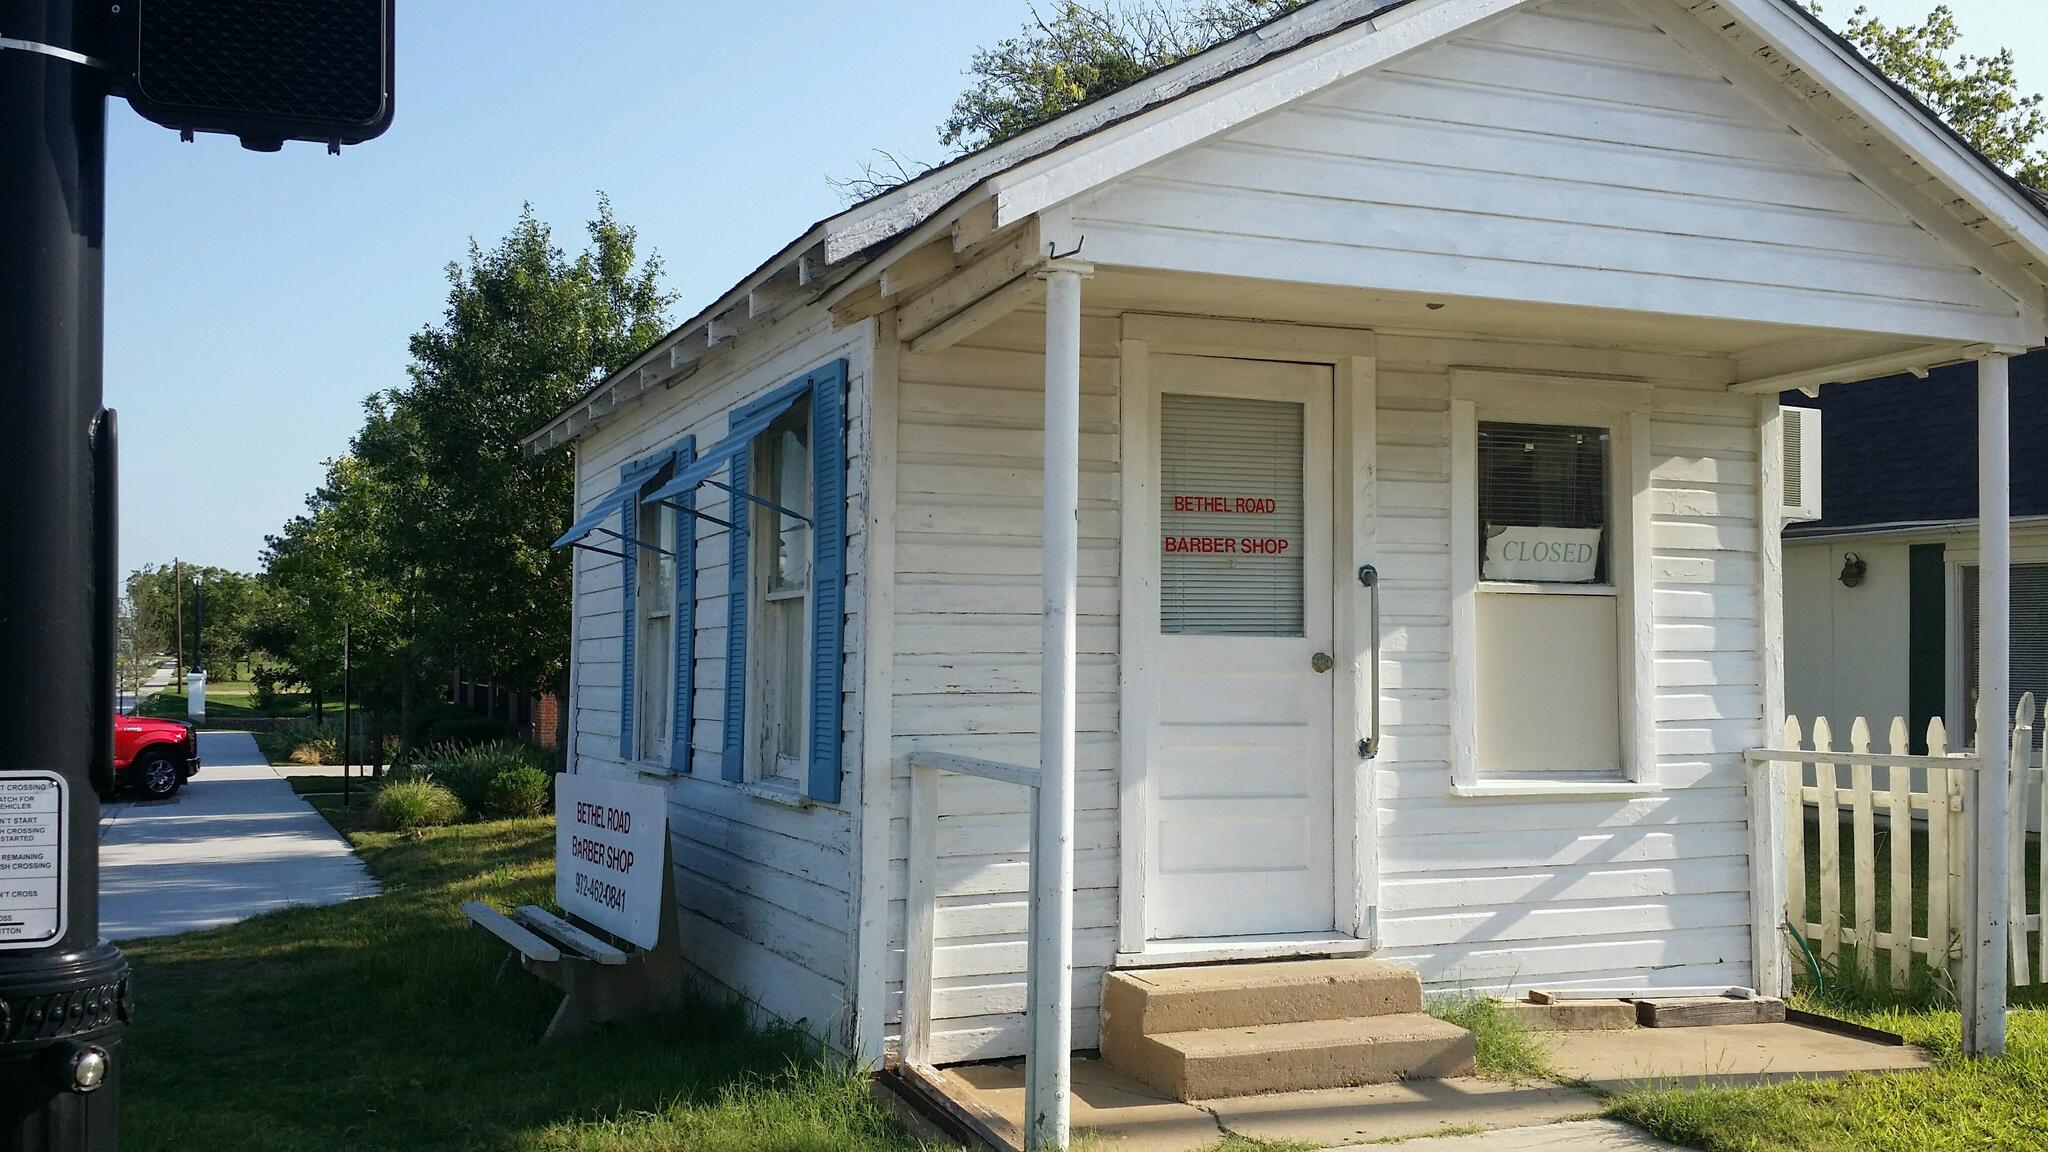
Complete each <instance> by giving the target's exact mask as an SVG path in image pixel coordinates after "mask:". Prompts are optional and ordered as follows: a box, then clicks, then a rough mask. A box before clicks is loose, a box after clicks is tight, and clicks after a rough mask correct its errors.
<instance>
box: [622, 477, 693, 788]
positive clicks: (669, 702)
mask: <svg viewBox="0 0 2048 1152" xmlns="http://www.w3.org/2000/svg"><path fill="white" fill-rule="evenodd" d="M674 472H675V469H674V467H673V465H672V464H671V465H666V466H663V467H660V468H657V469H655V471H654V472H653V473H652V474H651V475H649V476H648V478H647V479H646V481H645V482H643V483H642V484H641V485H640V486H639V488H638V490H637V493H636V496H635V507H636V510H637V512H638V516H637V517H636V521H637V522H636V523H635V524H634V526H633V535H634V538H635V539H636V540H644V541H645V542H646V543H648V544H653V545H655V546H656V547H667V548H668V549H669V555H668V556H667V557H666V558H664V557H663V556H662V555H661V554H660V553H658V552H655V551H653V550H652V549H649V548H646V547H642V546H636V547H635V552H636V555H635V563H634V566H633V573H632V576H633V581H634V584H635V597H634V609H635V611H634V618H633V620H632V621H631V624H630V626H631V627H632V628H633V629H634V638H633V678H634V691H635V693H636V695H635V696H634V700H633V712H634V716H635V728H634V731H633V744H634V748H633V756H632V758H631V761H630V762H631V763H634V764H638V765H642V766H646V765H659V766H660V767H662V768H667V767H669V764H668V763H666V761H667V760H668V758H669V757H670V756H671V755H672V754H673V748H674V741H675V731H676V729H675V724H676V715H675V683H676V673H677V668H676V628H677V615H678V614H679V612H680V611H681V605H680V603H679V600H680V598H681V589H682V570H681V565H680V563H679V561H680V558H681V554H682V549H681V548H680V547H679V546H678V542H679V541H680V539H681V535H682V527H683V526H682V523H681V516H680V514H679V513H677V512H676V510H675V509H673V508H670V507H668V506H667V505H665V504H651V505H650V504H640V503H638V497H639V496H644V495H645V494H646V493H647V491H648V490H649V489H650V488H653V487H655V486H656V485H659V484H661V483H663V482H664V481H665V480H666V479H667V478H668V477H669V476H671V475H673V474H674ZM664 517H666V518H667V519H668V522H669V523H670V524H672V525H673V526H674V529H675V539H674V540H669V541H664V540H663V539H662V521H663V518H664ZM650 519H651V520H652V522H653V525H654V531H653V532H652V533H651V534H647V535H643V533H644V532H645V531H646V528H647V525H648V521H649V520H650ZM664 559H666V560H667V562H668V563H669V564H670V565H671V566H673V567H674V568H675V572H674V574H673V576H672V577H671V578H670V580H669V587H668V593H669V595H668V603H667V604H666V605H665V606H664V605H659V604H656V603H654V602H653V601H654V600H655V599H656V598H655V597H650V596H648V595H646V591H647V589H648V587H649V585H648V583H647V576H648V572H649V570H650V569H652V570H653V571H654V581H653V586H654V587H659V582H660V566H661V564H662V562H663V560H664ZM656 620H661V621H662V622H663V623H664V624H665V628H664V629H663V636H662V643H663V644H665V645H666V646H667V649H668V660H667V674H666V675H664V676H660V677H651V676H649V675H648V672H649V671H650V668H649V664H648V653H647V648H646V640H647V636H648V633H649V631H650V630H649V627H648V626H649V625H650V624H652V623H654V622H655V621H656ZM655 679H659V680H661V681H663V683H664V686H665V687H666V689H667V693H666V701H665V707H664V709H663V713H664V715H665V716H666V717H667V720H666V723H665V724H664V728H665V729H666V730H665V731H663V732H662V733H661V734H660V736H659V737H658V738H657V737H656V735H655V733H654V732H653V730H652V728H651V727H650V726H649V725H648V723H647V703H648V700H649V691H648V689H649V687H650V681H652V680H655Z"/></svg>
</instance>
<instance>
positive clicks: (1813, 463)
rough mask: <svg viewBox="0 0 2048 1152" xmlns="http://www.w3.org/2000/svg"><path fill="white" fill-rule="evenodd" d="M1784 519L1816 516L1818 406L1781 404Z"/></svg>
mask: <svg viewBox="0 0 2048 1152" xmlns="http://www.w3.org/2000/svg"><path fill="white" fill-rule="evenodd" d="M1779 411H1780V412H1781V413H1783V414H1784V417H1785V418H1784V421H1783V426H1784V429H1785V448H1784V451H1785V459H1784V477H1785V505H1784V510H1783V514H1784V517H1785V519H1786V520H1787V521H1793V520H1818V519H1820V410H1819V409H1817V408H1791V407H1781V408H1780V409H1779Z"/></svg>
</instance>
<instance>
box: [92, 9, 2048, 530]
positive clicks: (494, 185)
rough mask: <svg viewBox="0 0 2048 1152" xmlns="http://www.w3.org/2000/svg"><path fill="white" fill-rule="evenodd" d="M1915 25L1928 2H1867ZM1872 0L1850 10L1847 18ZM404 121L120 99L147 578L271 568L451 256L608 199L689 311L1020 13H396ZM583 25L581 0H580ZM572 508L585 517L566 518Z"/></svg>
mask: <svg viewBox="0 0 2048 1152" xmlns="http://www.w3.org/2000/svg"><path fill="white" fill-rule="evenodd" d="M1866 2H1867V3H1868V4H1869V6H1870V7H1871V9H1872V10H1873V11H1875V12H1876V13H1878V14H1879V15H1881V16H1883V17H1885V18H1887V19H1917V17H1918V16H1920V15H1922V14H1924V12H1925V11H1926V9H1927V8H1929V7H1931V6H1932V0H1866ZM1949 2H1950V5H1951V7H1953V8H1955V9H1956V11H1957V13H1958V16H1959V18H1960V19H1961V21H1962V22H1963V27H1964V30H1965V33H1966V34H1967V35H1968V46H1969V47H1970V48H1972V49H1973V50H1978V51H1985V50H1989V49H1991V48H1995V47H1997V46H1998V45H2000V44H2006V45H2009V46H2011V47H2012V48H2013V49H2014V50H2015V52H2017V53H2018V55H2019V64H2020V68H2021V78H2022V80H2023V81H2025V82H2026V83H2028V84H2029V85H2030V86H2031V87H2033V88H2034V89H2036V90H2039V89H2041V88H2043V87H2048V21H2043V20H2041V19H2040V18H2039V14H2038V13H2031V14H2028V15H2024V16H2023V15H2022V12H2023V9H2025V8H2027V7H2031V6H2033V5H2034V4H2035V3H2037V0H1949ZM1853 8H1854V5H1853V4H1830V5H1828V6H1827V12H1826V15H1827V17H1828V18H1829V19H1830V20H1831V21H1835V22H1837V23H1839V21H1840V20H1842V19H1843V18H1845V17H1846V16H1847V15H1848V13H1849V12H1850V11H1851V10H1852V9H1853ZM399 9H400V11H399V59H398V92H399V96H398V118H397V121H396V123H395V125H394V126H393V127H392V129H391V131H390V132H389V133H387V134H386V135H385V136H384V137H382V138H380V139H378V140H375V141H372V142H370V143H368V144H366V145H363V146H361V147H358V148H352V149H348V150H346V151H345V152H344V153H343V154H342V155H341V156H339V157H333V156H328V155H326V154H325V152H324V150H322V149H321V148H319V147H317V146H313V145H306V144H294V145H289V146H287V147H286V148H285V150H284V151H283V152H281V153H277V154H272V155H261V154H257V153H250V152H244V151H242V150H241V149H240V147H239V146H237V145H236V144H235V143H234V142H233V141H232V140H229V139H225V138H217V137H201V138H200V139H199V140H198V141H197V142H196V143H193V144H180V143H179V142H178V140H177V137H176V136H175V135H174V134H173V133H170V132H168V131H165V130H163V129H160V128H157V127H156V126H154V125H151V124H148V123H145V122H144V121H142V120H141V119H139V118H138V117H136V116H135V115H134V114H133V113H132V112H130V111H129V110H128V108H127V106H126V105H125V104H120V103H116V104H115V106H114V107H113V108H112V110H111V115H110V131H109V141H108V148H109V162H108V171H109V179H108V184H109V187H108V226H107V233H108V241H107V248H108V256H107V324H106V333H107V359H106V391H107V403H108V404H109V405H110V406H112V407H115V408H118V409H119V410H120V413H121V433H122V435H121V438H122V497H121V535H122V541H121V544H122V548H121V552H122V557H121V558H122V564H123V566H124V568H128V567H133V566H135V565H137V564H141V563H145V562H159V561H161V562H168V561H169V560H170V559H171V558H172V557H173V556H178V557H182V558H183V559H185V560H187V561H196V562H199V563H205V564H217V565H222V566H225V567H234V568H253V567H254V566H255V564H256V562H257V557H258V554H259V553H260V551H261V549H262V546H263V537H264V534H265V533H266V532H270V531H274V530H275V529H276V528H277V526H278V525H280V524H282V523H283V522H284V521H285V520H286V519H287V518H289V517H290V516H292V515H293V514H294V513H296V512H298V511H299V510H300V508H301V507H302V503H303V500H304V497H305V494H306V493H307V492H308V491H309V490H311V488H312V487H313V486H314V485H315V484H316V483H318V481H319V479H320V477H321V474H322V466H321V462H322V461H323V460H326V459H327V458H329V457H331V456H334V455H336V454H338V453H340V452H342V451H343V450H344V449H345V448H346V447H347V444H348V439H349V436H350V434H351V433H353V432H354V431H355V429H356V427H357V425H358V423H359V422H360V414H361V402H362V399H363V397H364V396H366V395H368V394H369V393H371V392H372V391H375V390H377V389H379V388H384V387H388V386H391V385H394V384H398V383H401V382H402V381H403V380H404V371H405V364H406V351H405V346H406V339H407V337H408V336H410V335H411V334H412V333H413V332H414V331H416V330H418V329H419V328H420V326H421V325H423V324H425V323H427V322H429V321H431V320H434V319H436V318H437V317H438V316H439V315H440V312H441V308H442V305H443V303H444V300H445V297H446V291H447V284H446V280H445V279H444V275H443V268H444V267H445V266H446V264H447V263H448V262H449V261H451V260H455V259H458V258H459V257H461V256H462V254H463V252H464V251H465V249H466V247H467V245H468V242H469V239H470V237H472V236H474V237H476V238H477V239H479V240H480V241H482V242H483V243H485V244H489V243H491V242H493V241H495V240H496V238H497V237H499V236H501V235H502V234H503V233H504V232H505V230H506V229H507V228H508V227H509V226H510V224H511V222H512V221H513V219H514V218H515V217H516V216H517V214H518V212H519V207H520V204H521V202H522V201H531V202H532V204H533V206H534V209H535V211H536V212H538V213H539V214H540V216H541V218H542V219H544V220H547V221H549V222H550V223H551V224H553V225H554V227H555V229H556V232H557V236H558V238H559V239H560V240H561V241H563V243H564V246H565V247H567V248H569V249H570V250H572V251H573V250H575V248H576V247H578V246H579V245H580V242H581V239H582V231H581V230H582V222H583V221H584V220H586V219H588V218H589V216H590V214H591V211H592V208H593V205H594V204H595V198H596V194H597V192H598V191H599V190H603V191H604V192H606V193H608V194H609V195H610V196H611V199H612V204H613V208H614V209H615V211H616V212H617V214H618V216H619V218H620V219H621V220H623V221H625V222H626V223H629V224H632V225H633V226H635V227H637V228H638V229H639V230H640V238H641V242H642V244H643V246H645V247H651V248H654V249H657V250H659V251H660V253H661V255H662V257H663V259H664V260H665V261H666V262H667V269H668V274H667V280H668V285H669V287H670V288H671V289H672V290H673V291H675V292H676V293H677V302H676V306H675V308H674V310H673V316H674V317H681V316H686V315H688V314H690V313H692V312H694V311H695V310H696V309H697V308H698V307H699V306H700V305H702V304H703V303H704V302H705V301H706V300H708V299H709V298H710V297H712V296H713V295H715V294H716V293H718V292H719V291H721V290H723V289H724V288H726V287H728V286H730V285H731V284H732V283H733V282H734V281H735V280H737V279H738V278H739V277H740V276H741V275H743V274H745V273H746V272H747V271H749V270H751V269H752V268H753V267H754V266H755V265H757V264H758V263H759V262H760V261H761V260H762V259H763V258H764V257H766V256H767V255H768V254H769V253H771V252H772V251H773V250H775V249H776V248H778V247H780V246H781V245H782V244H784V243H786V242H787V241H788V240H790V239H791V238H792V237H794V236H795V235H796V234H797V233H798V232H799V231H800V230H801V229H802V228H803V227H804V226H805V225H808V224H809V223H811V222H812V221H813V220H815V219H817V218H819V217H820V216H824V215H827V214H829V213H831V212H832V211H834V210H836V209H837V208H838V206H839V204H840V201H839V197H838V195H837V193H836V192H835V191H834V190H833V189H832V188H831V187H830V186H829V185H828V184H827V183H826V179H825V178H826V177H827V176H828V175H846V174H849V173H851V172H853V171H855V170H856V169H857V168H858V167H859V164H860V162H861V160H862V159H863V158H864V157H865V156H866V155H867V150H868V149H870V148H874V147H884V148H889V149H891V150H894V151H897V152H899V153H901V154H908V155H911V156H915V157H921V158H927V159H938V158H940V156H941V150H940V148H939V147H938V143H937V138H936V134H935V133H934V131H933V126H934V125H936V124H937V123H938V122H939V121H940V120H941V119H942V118H943V117H944V115H945V112H946V109H947V108H948V107H949V106H950V105H951V103H952V99H953V97H954V95H955V94H956V93H957V92H958V91H959V89H960V87H961V86H962V83H963V80H962V77H961V74H960V73H961V69H962V68H963V67H964V66H965V64H966V62H967V59H968V57H969V55H970V54H971V53H972V51H973V49H974V48H975V46H977V45H979V44H984V43H988V42H991V41H993V40H995V39H996V38H997V37H999V36H1003V35H1008V34H1010V33H1012V32H1013V31H1015V29H1016V28H1017V26H1018V25H1019V23H1020V22H1021V21H1022V20H1023V19H1024V18H1025V16H1026V13H1027V7H1026V3H1025V0H971V2H962V3H944V4H935V3H914V4H913V3H887V4H859V5H856V4H850V3H843V2H842V3H831V2H827V0H802V2H790V0H782V2H768V0H763V2H759V3H755V4H703V5H700V4H696V3H673V2H657V0H605V2H602V3H586V4H577V5H563V4H560V3H558V2H557V3H543V2H539V0H489V2H488V3H486V2H484V0H433V2H432V3H417V2H408V3H402V4H400V5H399ZM572 14H573V15H572ZM565 513H566V510H565Z"/></svg>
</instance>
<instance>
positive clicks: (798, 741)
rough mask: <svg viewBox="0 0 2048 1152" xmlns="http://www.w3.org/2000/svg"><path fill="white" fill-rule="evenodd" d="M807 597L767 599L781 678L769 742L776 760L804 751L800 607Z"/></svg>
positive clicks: (801, 619) (802, 637) (806, 602)
mask: <svg viewBox="0 0 2048 1152" xmlns="http://www.w3.org/2000/svg"><path fill="white" fill-rule="evenodd" d="M808 603H809V601H808V600H806V599H804V598H802V597H798V598H795V599H790V600H775V601H771V602H770V605H769V607H770V609H771V610H772V611H773V612H774V613H775V624H776V632H777V639H778V642H779V646H780V649H781V650H780V652H779V653H778V654H777V655H778V657H779V659H778V660H777V664H778V669H777V670H778V671H779V672H780V673H781V677H782V681H781V683H779V684H777V685H776V686H775V691H774V708H775V733H774V737H773V746H774V750H775V758H776V759H777V760H778V761H787V760H794V759H796V758H798V757H801V756H802V755H803V754H804V696H805V692H804V684H803V676H804V665H805V660H804V623H805V621H804V617H805V615H806V613H805V611H804V608H805V605H806V604H808Z"/></svg>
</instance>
